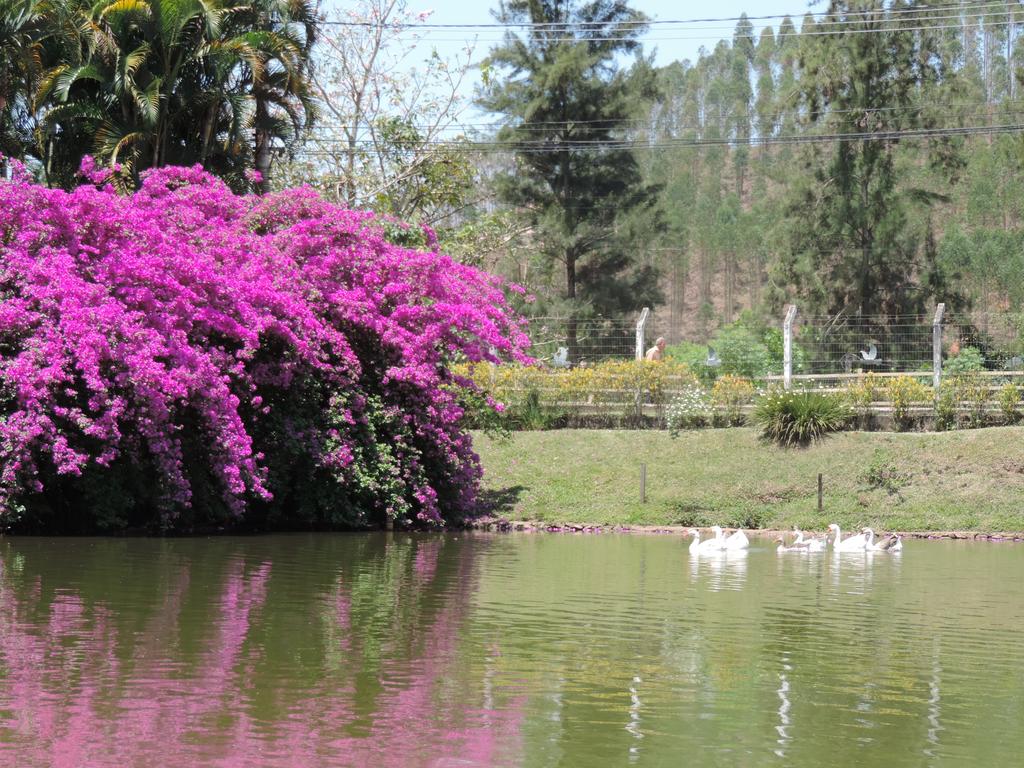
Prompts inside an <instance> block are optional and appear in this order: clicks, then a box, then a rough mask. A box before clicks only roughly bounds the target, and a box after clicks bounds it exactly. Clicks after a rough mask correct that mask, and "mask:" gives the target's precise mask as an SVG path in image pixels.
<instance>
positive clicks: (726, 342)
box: [711, 323, 771, 379]
mask: <svg viewBox="0 0 1024 768" xmlns="http://www.w3.org/2000/svg"><path fill="white" fill-rule="evenodd" d="M711 345H712V346H713V347H714V348H715V350H716V351H717V352H718V357H719V358H720V359H721V361H722V365H721V374H732V375H733V376H742V377H745V378H748V379H756V378H760V377H762V376H764V375H765V374H767V373H768V372H769V370H770V369H771V355H770V353H769V352H768V347H767V346H766V345H765V343H764V341H762V340H761V338H760V336H758V335H757V334H755V333H754V332H753V331H751V330H750V329H749V328H747V327H745V326H743V325H740V324H739V323H733V324H732V325H727V326H725V327H724V328H722V329H721V330H720V331H719V332H718V333H717V334H716V336H715V339H714V341H712V343H711Z"/></svg>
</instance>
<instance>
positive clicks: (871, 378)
mask: <svg viewBox="0 0 1024 768" xmlns="http://www.w3.org/2000/svg"><path fill="white" fill-rule="evenodd" d="M884 391H885V382H884V381H883V380H882V379H881V378H879V377H878V376H876V375H875V373H874V371H869V372H868V373H867V374H866V375H864V376H859V377H858V378H857V379H856V380H855V381H853V382H851V383H850V384H848V385H847V387H846V390H845V392H844V393H843V394H844V396H845V398H846V402H847V403H849V404H850V406H852V407H853V409H854V411H855V412H856V413H857V415H858V416H861V417H866V416H870V414H871V404H872V403H874V402H877V401H879V400H882V399H883V398H884V394H883V392H884Z"/></svg>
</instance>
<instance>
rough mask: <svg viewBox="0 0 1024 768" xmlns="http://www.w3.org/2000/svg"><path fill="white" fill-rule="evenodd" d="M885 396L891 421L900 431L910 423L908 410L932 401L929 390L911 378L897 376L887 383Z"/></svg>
mask: <svg viewBox="0 0 1024 768" xmlns="http://www.w3.org/2000/svg"><path fill="white" fill-rule="evenodd" d="M886 394H887V396H888V398H889V402H890V403H891V404H892V419H893V422H894V423H895V424H896V426H897V427H898V428H900V429H903V428H905V427H906V426H907V425H908V424H909V423H910V408H911V407H912V406H914V405H915V404H918V403H927V402H930V401H931V399H932V392H931V388H929V387H926V386H925V385H924V384H922V383H921V382H920V381H919V380H918V379H915V378H914V377H912V376H897V377H896V378H895V379H891V380H890V381H889V384H888V386H887V387H886Z"/></svg>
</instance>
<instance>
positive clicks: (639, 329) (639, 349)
mask: <svg viewBox="0 0 1024 768" xmlns="http://www.w3.org/2000/svg"><path fill="white" fill-rule="evenodd" d="M649 314H651V310H650V309H648V308H647V307H644V308H643V310H641V312H640V319H639V320H637V321H636V359H637V360H643V359H644V332H645V331H646V330H647V316H648V315H649Z"/></svg>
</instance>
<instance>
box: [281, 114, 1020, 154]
mask: <svg viewBox="0 0 1024 768" xmlns="http://www.w3.org/2000/svg"><path fill="white" fill-rule="evenodd" d="M1017 114H1022V113H1017ZM1021 131H1024V123H1009V124H1003V125H988V126H961V127H946V128H918V129H901V130H893V131H872V132H864V133H821V134H805V135H798V134H790V135H785V136H763V137H758V136H750V137H747V138H746V139H745V140H740V139H737V138H735V137H732V138H730V137H724V138H720V139H670V140H659V141H654V142H646V143H644V142H638V141H635V140H611V141H577V142H546V143H545V144H544V146H539V142H532V143H526V142H518V143H516V142H510V143H504V142H497V141H491V142H484V141H467V142H451V141H433V142H424V143H423V144H421V149H420V150H410V152H412V151H422V148H423V147H425V148H427V149H428V150H429V149H436V150H437V151H442V150H447V151H451V152H513V153H516V154H554V153H557V152H566V151H568V152H608V151H611V150H627V149H628V150H656V149H687V148H691V147H716V146H737V145H744V146H770V145H773V144H816V143H832V142H837V141H898V140H900V139H914V138H936V137H953V136H975V135H999V134H1005V133H1019V132H1021ZM324 143H326V142H324ZM337 143H338V144H339V145H341V144H342V142H341V141H340V140H339V141H338V142H337ZM363 146H367V147H369V146H372V144H369V143H367V144H364V145H363ZM300 153H301V154H305V155H308V156H316V155H320V156H328V157H333V156H335V155H336V154H341V153H340V152H339V153H333V152H330V151H328V150H300Z"/></svg>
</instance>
